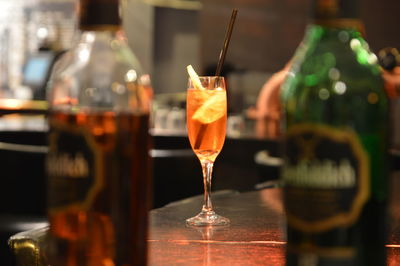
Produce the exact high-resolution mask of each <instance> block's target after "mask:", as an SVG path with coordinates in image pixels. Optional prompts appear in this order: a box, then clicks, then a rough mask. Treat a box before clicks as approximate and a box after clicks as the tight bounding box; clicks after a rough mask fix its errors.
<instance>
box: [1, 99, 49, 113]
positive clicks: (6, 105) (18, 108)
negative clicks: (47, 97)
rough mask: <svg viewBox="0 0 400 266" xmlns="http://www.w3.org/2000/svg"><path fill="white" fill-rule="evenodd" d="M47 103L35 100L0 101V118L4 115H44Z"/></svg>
mask: <svg viewBox="0 0 400 266" xmlns="http://www.w3.org/2000/svg"><path fill="white" fill-rule="evenodd" d="M46 113H47V102H46V101H36V100H33V101H31V100H18V99H0V116H1V115H6V114H46Z"/></svg>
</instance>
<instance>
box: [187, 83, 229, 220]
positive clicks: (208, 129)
mask: <svg viewBox="0 0 400 266" xmlns="http://www.w3.org/2000/svg"><path fill="white" fill-rule="evenodd" d="M199 81H200V83H199ZM226 109H227V107H226V87H225V79H224V78H223V77H217V76H208V77H199V78H198V79H197V80H195V81H194V80H192V79H191V78H189V82H188V90H187V98H186V113H187V128H188V136H189V141H190V145H191V146H192V149H193V151H194V153H195V154H196V156H197V157H198V158H199V160H200V163H201V167H202V169H203V182H204V203H203V208H202V210H201V212H200V213H199V214H198V215H196V216H195V217H192V218H189V219H187V220H186V222H187V224H188V225H192V226H209V225H228V224H229V223H230V221H229V219H227V218H225V217H222V216H220V215H218V214H216V213H215V211H214V210H213V206H212V203H211V178H212V170H213V165H214V161H215V159H216V158H217V156H218V154H219V153H220V151H221V149H222V146H223V145H224V141H225V134H226V117H227V114H226Z"/></svg>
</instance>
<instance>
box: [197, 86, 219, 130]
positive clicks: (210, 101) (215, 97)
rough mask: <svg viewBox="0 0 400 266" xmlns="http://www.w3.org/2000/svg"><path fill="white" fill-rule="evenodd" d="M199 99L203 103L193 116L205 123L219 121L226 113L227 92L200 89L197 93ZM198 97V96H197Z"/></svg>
mask: <svg viewBox="0 0 400 266" xmlns="http://www.w3.org/2000/svg"><path fill="white" fill-rule="evenodd" d="M196 94H197V95H196V96H198V100H199V101H202V102H203V104H202V105H201V106H200V107H199V108H198V109H197V110H196V112H195V113H194V114H193V116H192V118H193V119H194V120H197V121H199V122H201V123H203V124H210V123H212V122H214V121H217V120H218V119H220V118H221V117H223V116H224V115H225V114H226V92H225V91H214V92H212V93H211V94H212V95H210V92H209V91H199V92H198V93H196ZM196 98H197V97H196Z"/></svg>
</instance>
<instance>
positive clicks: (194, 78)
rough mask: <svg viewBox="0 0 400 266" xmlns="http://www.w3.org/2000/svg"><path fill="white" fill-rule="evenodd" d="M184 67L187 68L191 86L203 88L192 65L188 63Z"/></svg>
mask: <svg viewBox="0 0 400 266" xmlns="http://www.w3.org/2000/svg"><path fill="white" fill-rule="evenodd" d="M186 69H187V72H188V73H189V77H190V79H191V80H192V83H193V86H194V87H195V88H196V89H199V90H205V89H204V87H203V86H202V85H201V82H200V79H199V75H197V73H196V71H194V68H193V67H192V65H188V66H187V67H186Z"/></svg>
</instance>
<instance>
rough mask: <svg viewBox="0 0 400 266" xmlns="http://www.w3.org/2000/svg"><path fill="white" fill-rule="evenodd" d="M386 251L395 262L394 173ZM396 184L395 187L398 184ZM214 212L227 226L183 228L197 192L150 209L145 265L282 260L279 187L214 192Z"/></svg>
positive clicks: (399, 229) (398, 213)
mask: <svg viewBox="0 0 400 266" xmlns="http://www.w3.org/2000/svg"><path fill="white" fill-rule="evenodd" d="M393 180H394V181H393V182H392V183H391V186H390V187H391V188H392V190H393V191H394V193H392V194H391V195H392V197H391V199H390V212H389V214H390V215H389V217H390V221H391V222H390V228H389V230H388V241H387V245H386V247H387V252H388V263H387V265H389V266H394V265H400V222H399V221H400V206H399V203H400V195H399V194H398V193H395V190H396V188H397V187H399V185H400V175H399V177H396V178H393ZM399 188H400V187H399ZM213 202H214V205H215V209H216V212H217V213H219V214H221V215H223V216H225V217H228V218H229V219H231V225H230V226H227V227H202V228H194V227H188V226H186V224H185V219H186V218H188V217H191V216H193V215H194V214H196V213H197V212H198V211H199V210H200V208H201V203H202V197H201V196H199V197H195V198H190V199H188V200H185V201H180V202H177V203H174V204H170V205H167V206H165V207H163V208H160V209H156V210H153V211H152V212H151V226H150V236H149V240H148V241H149V265H151V266H154V265H208V266H211V265H224V264H225V265H274V266H275V265H277V266H279V265H284V264H285V245H286V242H285V235H284V227H285V221H284V219H285V216H284V212H283V208H282V202H281V189H279V188H269V189H264V190H261V191H252V192H246V193H234V192H229V191H227V192H225V193H221V194H217V195H214V197H213Z"/></svg>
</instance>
